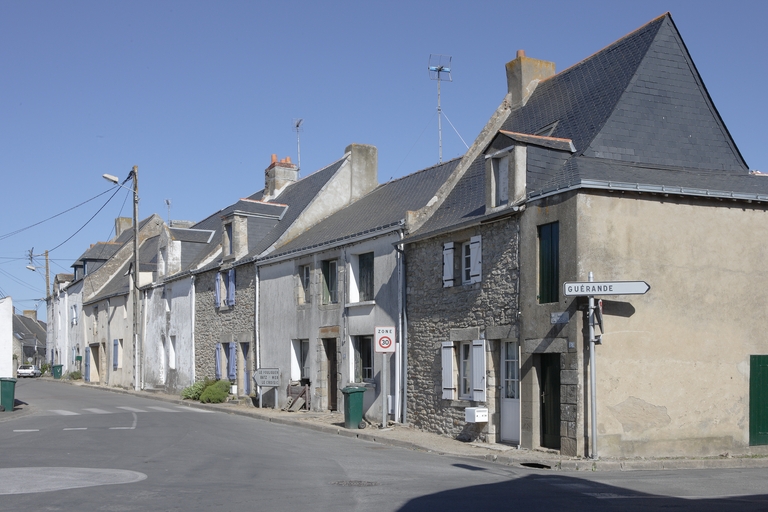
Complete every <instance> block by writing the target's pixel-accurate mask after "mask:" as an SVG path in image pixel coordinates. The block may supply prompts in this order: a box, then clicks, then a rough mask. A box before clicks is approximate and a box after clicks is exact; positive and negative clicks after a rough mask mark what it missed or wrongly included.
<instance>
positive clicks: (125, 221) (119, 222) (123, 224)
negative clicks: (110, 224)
mask: <svg viewBox="0 0 768 512" xmlns="http://www.w3.org/2000/svg"><path fill="white" fill-rule="evenodd" d="M131 226H133V219H132V218H130V217H118V218H116V219H115V238H113V239H112V240H116V239H117V237H119V236H120V235H122V234H123V232H124V231H127V230H129V229H131Z"/></svg>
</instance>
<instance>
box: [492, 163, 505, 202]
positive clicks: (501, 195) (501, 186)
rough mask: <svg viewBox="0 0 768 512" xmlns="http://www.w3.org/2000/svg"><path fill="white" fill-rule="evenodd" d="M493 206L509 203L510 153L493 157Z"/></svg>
mask: <svg viewBox="0 0 768 512" xmlns="http://www.w3.org/2000/svg"><path fill="white" fill-rule="evenodd" d="M491 169H492V178H493V206H494V207H497V206H503V205H505V204H508V203H509V153H507V154H505V155H503V156H500V157H494V158H492V159H491Z"/></svg>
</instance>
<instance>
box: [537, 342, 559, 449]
mask: <svg viewBox="0 0 768 512" xmlns="http://www.w3.org/2000/svg"><path fill="white" fill-rule="evenodd" d="M540 385H541V388H540V390H541V446H543V447H545V448H552V449H554V450H559V449H560V354H542V355H541V383H540Z"/></svg>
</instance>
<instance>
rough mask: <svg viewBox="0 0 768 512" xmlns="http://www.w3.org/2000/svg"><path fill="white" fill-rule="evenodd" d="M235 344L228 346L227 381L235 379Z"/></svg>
mask: <svg viewBox="0 0 768 512" xmlns="http://www.w3.org/2000/svg"><path fill="white" fill-rule="evenodd" d="M235 345H236V344H235V343H230V344H229V347H228V348H229V356H228V360H227V378H228V379H229V380H235V379H237V371H236V369H237V365H236V364H235V358H236V357H237V347H236V346H235Z"/></svg>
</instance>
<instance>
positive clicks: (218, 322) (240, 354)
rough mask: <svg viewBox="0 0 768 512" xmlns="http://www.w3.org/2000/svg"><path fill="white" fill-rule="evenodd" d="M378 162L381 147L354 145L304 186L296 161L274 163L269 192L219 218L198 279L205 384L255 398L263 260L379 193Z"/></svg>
mask: <svg viewBox="0 0 768 512" xmlns="http://www.w3.org/2000/svg"><path fill="white" fill-rule="evenodd" d="M376 162H377V156H376V148H375V147H373V146H366V145H361V144H352V145H350V146H348V147H347V148H346V150H345V152H344V155H343V157H342V158H341V159H340V160H338V161H336V162H334V163H332V164H330V165H328V166H327V167H325V168H323V169H320V170H318V171H316V172H314V173H312V174H309V175H307V176H305V177H303V178H301V179H299V169H298V167H297V166H296V165H294V164H292V163H291V162H290V159H284V160H281V161H278V160H277V158H276V156H274V155H273V159H272V163H271V164H270V165H269V167H267V169H266V170H265V180H264V182H265V187H264V189H263V190H261V191H259V192H257V193H255V194H253V195H251V196H249V197H248V198H245V199H242V200H240V201H238V202H237V203H235V204H234V205H231V206H230V207H228V208H225V209H223V210H221V211H220V212H218V213H217V214H215V216H216V217H217V220H218V222H217V225H216V226H215V228H213V229H215V231H216V232H215V234H214V238H213V240H214V242H213V244H215V246H214V247H213V250H212V251H211V252H210V253H209V254H208V256H207V258H206V262H205V263H204V264H203V265H201V266H200V267H198V268H197V269H195V270H194V271H192V276H193V277H194V286H195V291H194V297H195V299H194V300H195V304H194V311H195V313H194V346H195V348H194V350H195V378H196V379H197V380H200V379H202V378H205V377H208V378H216V379H219V378H228V379H229V380H230V381H232V383H233V389H232V391H234V392H235V393H236V394H239V395H247V394H250V393H251V392H252V389H251V386H252V375H253V371H254V369H255V368H257V367H259V366H260V362H259V360H258V358H259V346H258V338H257V337H256V335H255V333H256V332H257V325H256V322H257V318H256V315H255V312H256V311H257V310H258V307H259V306H258V304H257V303H256V300H257V297H258V286H259V285H258V282H259V276H258V271H257V268H256V265H255V261H256V258H257V257H258V256H259V255H261V254H265V253H269V252H271V251H272V250H274V248H275V247H276V246H278V245H280V244H283V243H285V242H287V241H289V240H291V239H293V238H295V237H296V236H298V235H299V234H301V233H303V232H304V231H306V230H307V229H309V228H310V227H311V226H313V225H314V224H316V223H318V222H319V221H321V220H323V219H324V218H326V217H328V216H329V215H332V214H333V213H334V212H336V211H338V210H339V209H341V208H343V207H344V206H347V205H349V204H350V203H352V202H354V201H356V200H358V199H359V198H360V197H362V196H364V195H365V194H366V193H368V192H369V191H370V190H372V189H373V188H374V187H375V186H376V184H377V178H376Z"/></svg>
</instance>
